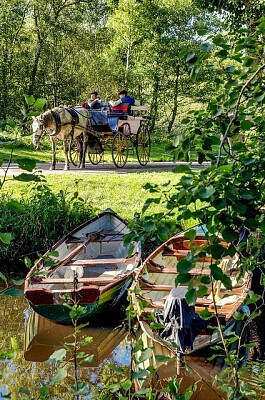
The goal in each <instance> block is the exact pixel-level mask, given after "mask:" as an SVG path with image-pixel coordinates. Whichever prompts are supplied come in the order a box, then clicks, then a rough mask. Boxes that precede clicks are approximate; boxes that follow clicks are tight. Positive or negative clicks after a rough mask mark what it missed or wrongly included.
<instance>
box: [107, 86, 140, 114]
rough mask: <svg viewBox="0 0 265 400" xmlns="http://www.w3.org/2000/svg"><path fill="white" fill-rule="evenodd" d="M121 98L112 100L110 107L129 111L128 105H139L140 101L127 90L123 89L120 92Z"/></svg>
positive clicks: (114, 109)
mask: <svg viewBox="0 0 265 400" xmlns="http://www.w3.org/2000/svg"><path fill="white" fill-rule="evenodd" d="M119 97H120V98H119V99H118V100H116V101H110V102H109V104H110V108H111V110H112V111H122V112H127V110H128V106H139V105H140V102H139V101H138V100H136V99H135V98H134V97H131V96H128V93H127V90H121V91H120V93H119Z"/></svg>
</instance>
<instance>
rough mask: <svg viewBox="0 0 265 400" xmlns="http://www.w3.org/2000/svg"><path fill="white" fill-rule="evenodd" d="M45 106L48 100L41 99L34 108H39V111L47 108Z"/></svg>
mask: <svg viewBox="0 0 265 400" xmlns="http://www.w3.org/2000/svg"><path fill="white" fill-rule="evenodd" d="M45 104H46V99H43V98H39V99H37V100H36V101H35V103H34V104H33V107H34V108H37V109H38V110H42V109H43V107H44V106H45Z"/></svg>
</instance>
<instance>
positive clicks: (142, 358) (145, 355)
mask: <svg viewBox="0 0 265 400" xmlns="http://www.w3.org/2000/svg"><path fill="white" fill-rule="evenodd" d="M152 355H153V351H152V349H149V348H148V349H146V350H144V351H143V352H142V354H141V355H140V357H139V363H141V362H144V361H146V360H148V359H149V358H151V357H152Z"/></svg>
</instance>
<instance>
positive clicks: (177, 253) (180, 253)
mask: <svg viewBox="0 0 265 400" xmlns="http://www.w3.org/2000/svg"><path fill="white" fill-rule="evenodd" d="M184 251H186V250H177V251H166V250H165V251H163V252H162V256H163V257H176V258H177V260H182V259H183V258H185V257H186V255H187V254H188V252H187V253H186V254H185V253H184ZM196 261H198V262H211V261H214V259H213V258H212V257H211V256H205V257H198V258H196Z"/></svg>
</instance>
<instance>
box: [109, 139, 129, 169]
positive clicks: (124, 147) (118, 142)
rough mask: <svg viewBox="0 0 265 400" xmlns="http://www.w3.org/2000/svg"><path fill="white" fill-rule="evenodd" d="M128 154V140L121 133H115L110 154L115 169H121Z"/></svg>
mask: <svg viewBox="0 0 265 400" xmlns="http://www.w3.org/2000/svg"><path fill="white" fill-rule="evenodd" d="M128 153H129V144H128V139H127V137H126V136H125V135H124V133H122V132H117V133H116V134H115V136H114V138H113V142H112V147H111V154H112V160H113V162H114V164H115V166H116V167H117V168H123V167H124V165H125V164H126V162H127V159H128Z"/></svg>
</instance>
